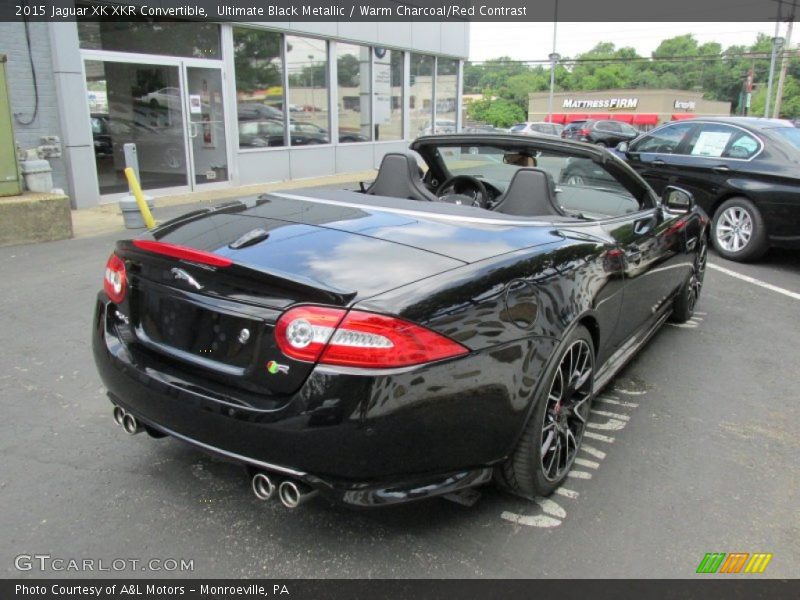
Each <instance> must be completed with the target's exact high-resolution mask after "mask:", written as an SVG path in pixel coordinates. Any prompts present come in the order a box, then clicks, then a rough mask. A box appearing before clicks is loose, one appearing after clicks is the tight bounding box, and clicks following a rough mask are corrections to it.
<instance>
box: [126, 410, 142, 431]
mask: <svg viewBox="0 0 800 600" xmlns="http://www.w3.org/2000/svg"><path fill="white" fill-rule="evenodd" d="M122 428H123V429H124V430H125V431H126V432H128V433H129V434H131V435H134V434H136V433H139V432H140V431H141V430H142V427H141V426H140V425H139V421H137V420H136V417H134V416H133V415H132V414H130V413H125V416H124V417H122Z"/></svg>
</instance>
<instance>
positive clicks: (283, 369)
mask: <svg viewBox="0 0 800 600" xmlns="http://www.w3.org/2000/svg"><path fill="white" fill-rule="evenodd" d="M267 372H269V374H270V375H276V374H277V373H283V374H284V375H288V374H289V365H282V364H280V363H277V362H275V361H274V360H271V361H269V362H268V363H267Z"/></svg>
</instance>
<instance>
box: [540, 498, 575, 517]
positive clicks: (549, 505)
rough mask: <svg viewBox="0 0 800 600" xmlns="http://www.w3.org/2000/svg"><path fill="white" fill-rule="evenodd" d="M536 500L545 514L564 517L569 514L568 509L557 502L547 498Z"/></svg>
mask: <svg viewBox="0 0 800 600" xmlns="http://www.w3.org/2000/svg"><path fill="white" fill-rule="evenodd" d="M534 502H536V504H538V505H539V507H540V508H541V509H542V510H543V511H544V512H545V514H548V515H550V516H551V517H558V518H560V519H563V518H565V517H566V516H567V511H565V510H564V509H563V508H561V506H560V505H559V504H558V503H557V502H553V501H552V500H549V499H547V498H535V499H534Z"/></svg>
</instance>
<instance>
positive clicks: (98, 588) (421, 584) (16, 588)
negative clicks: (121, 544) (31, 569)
mask: <svg viewBox="0 0 800 600" xmlns="http://www.w3.org/2000/svg"><path fill="white" fill-rule="evenodd" d="M537 597H554V598H558V599H559V600H572V599H575V600H578V599H580V600H585V598H587V597H591V598H592V600H623V599H626V598H631V599H634V598H635V599H636V600H640V599H642V598H647V599H648V600H651V599H652V600H656V599H662V598H663V599H670V600H672V599H675V600H678V599H680V600H686V599H691V598H710V597H716V598H725V599H726V600H738V599H742V600H743V599H748V600H750V599H761V598H763V599H765V600H767V599H769V600H783V599H784V598H786V599H789V598H791V599H792V600H794V599H796V598H798V597H800V580H796V579H794V580H788V581H785V580H766V581H765V580H754V579H747V580H743V579H694V580H635V581H626V580H600V581H598V580H589V579H583V580H567V581H558V580H530V579H509V580H487V579H479V580H464V579H451V580H424V579H412V580H396V579H388V580H380V579H372V580H349V579H333V580H331V579H327V580H326V579H305V580H298V579H289V580H278V579H276V580H249V581H248V580H235V579H231V580H215V579H195V580H157V581H143V580H138V581H135V580H128V581H125V580H111V579H105V580H103V579H98V580H0V598H2V599H3V600H10V599H12V598H13V599H21V598H31V599H34V598H35V599H37V600H86V599H89V598H96V599H100V600H132V599H139V600H151V599H152V600H156V599H161V598H183V599H186V600H201V599H202V600H236V599H240V598H241V599H247V600H255V599H258V598H287V599H289V598H291V599H292V600H298V599H299V600H306V599H308V600H327V599H338V598H346V599H348V600H361V599H364V600H378V599H380V600H393V599H401V598H402V599H412V598H413V599H414V600H421V599H428V598H432V599H437V600H438V599H442V600H444V599H451V598H457V599H458V600H472V599H474V600H484V599H494V598H502V599H503V600H516V599H519V600H523V599H524V600H530V599H531V598H537Z"/></svg>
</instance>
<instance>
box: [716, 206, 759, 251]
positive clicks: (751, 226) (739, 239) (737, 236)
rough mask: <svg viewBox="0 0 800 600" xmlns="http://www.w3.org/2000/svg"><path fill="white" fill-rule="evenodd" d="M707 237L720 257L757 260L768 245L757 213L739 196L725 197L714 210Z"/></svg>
mask: <svg viewBox="0 0 800 600" xmlns="http://www.w3.org/2000/svg"><path fill="white" fill-rule="evenodd" d="M711 240H712V242H713V243H714V249H715V250H716V251H717V252H719V255H720V256H722V257H723V258H727V259H728V260H735V261H739V262H746V261H751V260H757V259H759V258H761V257H762V256H763V255H764V253H765V252H766V251H767V249H768V247H769V246H768V244H767V228H766V227H765V226H764V219H763V218H762V217H761V213H760V212H759V210H758V208H756V205H755V204H753V203H752V202H751V201H750V200H748V199H747V198H742V197H736V198H730V199H728V200H726V201H725V202H723V203H722V204H721V205H720V207H719V208H718V209H717V212H716V213H714V222H713V223H712V224H711Z"/></svg>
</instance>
